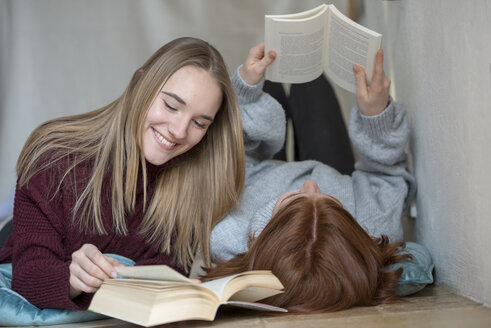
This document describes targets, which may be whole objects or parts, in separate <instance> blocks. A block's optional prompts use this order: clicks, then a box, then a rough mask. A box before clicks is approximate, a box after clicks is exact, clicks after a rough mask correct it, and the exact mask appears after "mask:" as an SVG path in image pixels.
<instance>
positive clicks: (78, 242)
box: [0, 38, 244, 310]
mask: <svg viewBox="0 0 491 328" xmlns="http://www.w3.org/2000/svg"><path fill="white" fill-rule="evenodd" d="M239 115H240V114H239V108H238V104H237V100H236V96H235V93H234V90H233V87H232V84H231V81H230V77H229V74H228V72H227V69H226V66H225V63H224V61H223V58H222V56H221V55H220V54H219V53H218V51H217V50H216V49H215V48H214V47H212V46H211V45H209V44H208V43H206V42H204V41H202V40H198V39H194V38H180V39H176V40H174V41H171V42H169V43H168V44H166V45H164V46H163V47H162V48H161V49H159V50H158V51H157V52H156V53H155V54H153V55H152V56H151V57H150V59H148V60H147V61H146V62H145V63H144V64H143V66H142V67H141V68H139V69H138V70H137V71H136V72H135V74H134V76H133V78H132V80H131V82H130V83H129V85H128V87H127V88H126V90H125V91H124V93H123V94H122V95H121V96H120V97H119V98H118V99H116V100H115V101H114V102H112V103H111V104H109V105H107V106H105V107H103V108H100V109H98V110H95V111H91V112H88V113H86V114H81V115H75V116H70V117H63V118H59V119H55V120H52V121H49V122H46V123H44V124H42V125H41V126H40V127H38V128H37V129H36V130H34V132H33V133H32V134H31V136H30V137H29V138H28V140H27V142H26V144H25V146H24V148H23V150H22V152H21V154H20V157H19V160H18V164H17V174H18V182H17V188H16V194H15V208H14V218H13V224H14V229H13V233H12V234H11V236H10V237H9V239H8V240H7V242H6V245H5V247H4V248H3V249H0V263H5V262H12V266H13V280H12V289H13V290H15V291H16V292H18V293H20V294H21V295H23V296H24V297H25V298H26V299H27V300H28V301H29V302H31V303H32V304H34V305H35V306H37V307H39V308H67V309H78V310H80V309H85V308H87V306H88V304H89V302H90V299H91V293H93V292H94V291H96V290H97V288H98V287H99V286H100V284H101V283H102V281H103V280H104V279H106V278H108V277H114V276H115V275H116V274H115V268H114V267H115V266H117V265H119V264H118V263H117V262H116V261H115V260H113V259H111V258H110V257H107V256H105V255H103V253H115V254H118V255H122V256H125V257H127V258H130V259H132V260H134V261H136V264H137V265H141V264H168V265H170V266H172V267H174V268H176V269H178V270H179V271H181V272H184V273H185V272H186V271H187V270H188V268H189V265H190V263H191V262H192V259H193V255H194V254H195V252H196V251H197V250H198V245H200V251H201V253H202V254H204V257H205V260H206V261H207V262H209V247H208V240H209V235H210V231H211V228H212V227H213V226H214V225H215V224H216V223H217V222H218V221H219V220H220V219H222V218H223V216H224V215H225V214H226V213H227V212H228V211H229V210H230V209H231V208H232V207H233V206H234V205H235V204H236V202H237V200H238V198H239V196H240V193H241V190H242V188H243V182H244V148H243V140H242V132H241V131H242V129H241V122H240V116H239Z"/></svg>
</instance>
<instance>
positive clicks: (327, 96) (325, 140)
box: [263, 75, 354, 174]
mask: <svg viewBox="0 0 491 328" xmlns="http://www.w3.org/2000/svg"><path fill="white" fill-rule="evenodd" d="M263 90H264V91H265V92H267V93H269V94H270V95H272V96H273V97H274V98H276V100H278V102H279V103H281V105H282V106H283V108H284V109H285V112H286V117H287V118H290V119H291V120H292V122H293V130H294V143H295V160H296V161H301V160H307V159H314V160H318V161H320V162H323V163H325V164H327V165H329V166H331V167H333V168H335V169H336V170H338V171H339V172H341V173H343V174H351V173H352V172H353V170H354V157H353V151H352V149H351V143H350V140H349V137H348V132H347V129H346V124H345V122H344V119H343V115H342V112H341V107H340V106H339V102H338V100H337V98H336V94H335V93H334V90H333V88H332V86H331V84H330V83H329V81H328V80H327V79H326V77H325V76H324V75H321V76H320V77H318V78H317V79H315V80H313V81H311V82H307V83H301V84H292V85H291V89H290V94H289V96H287V95H286V94H285V91H284V90H283V87H282V85H281V84H280V83H274V82H270V81H266V82H265V84H264V88H263ZM275 158H276V159H282V160H285V159H286V156H285V149H284V147H283V149H282V150H281V151H280V152H279V153H278V154H276V155H275Z"/></svg>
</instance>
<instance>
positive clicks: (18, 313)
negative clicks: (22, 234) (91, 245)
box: [0, 254, 135, 326]
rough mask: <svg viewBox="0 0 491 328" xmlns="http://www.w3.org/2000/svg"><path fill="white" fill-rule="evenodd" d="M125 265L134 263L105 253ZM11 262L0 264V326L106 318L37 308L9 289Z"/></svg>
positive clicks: (52, 323)
mask: <svg viewBox="0 0 491 328" xmlns="http://www.w3.org/2000/svg"><path fill="white" fill-rule="evenodd" d="M106 255H108V256H111V257H113V258H115V259H116V260H117V261H118V262H119V263H122V264H124V265H126V266H132V265H134V264H135V262H133V261H132V260H130V259H128V258H126V257H123V256H119V255H114V254H106ZM11 282H12V264H10V263H7V264H0V326H33V325H36V326H41V325H57V324H65V323H73V322H82V321H91V320H99V319H104V318H107V317H106V316H103V315H102V314H99V313H95V312H90V311H75V310H66V309H43V310H41V309H38V308H37V307H35V306H34V305H32V304H31V303H29V302H28V301H27V300H26V299H25V298H24V297H23V296H22V295H20V294H18V293H16V292H14V291H13V290H12V289H11Z"/></svg>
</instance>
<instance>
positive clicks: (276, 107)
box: [210, 70, 416, 261]
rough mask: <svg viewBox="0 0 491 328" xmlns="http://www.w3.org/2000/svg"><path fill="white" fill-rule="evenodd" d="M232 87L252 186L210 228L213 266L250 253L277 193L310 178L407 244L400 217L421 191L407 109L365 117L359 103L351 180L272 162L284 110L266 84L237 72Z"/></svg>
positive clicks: (311, 165)
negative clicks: (410, 150) (411, 156)
mask: <svg viewBox="0 0 491 328" xmlns="http://www.w3.org/2000/svg"><path fill="white" fill-rule="evenodd" d="M233 84H234V87H235V89H236V92H237V94H238V99H239V105H240V108H241V115H242V117H241V118H242V125H243V128H244V140H245V141H244V142H245V150H246V182H245V189H244V193H243V195H242V198H241V200H240V205H239V206H238V207H237V208H236V209H235V210H233V211H232V212H230V213H229V214H228V215H227V216H226V217H225V218H224V219H223V220H222V221H220V222H219V223H218V224H217V225H216V226H215V227H214V229H213V230H212V233H211V239H210V249H211V255H212V259H213V260H214V261H226V260H230V259H231V258H233V257H234V256H236V255H238V254H240V253H244V252H246V251H247V250H248V242H249V236H250V235H252V236H257V235H258V234H259V233H261V231H262V230H263V228H264V227H265V226H266V225H267V223H268V222H269V220H270V218H271V215H272V212H273V208H274V206H275V204H276V201H277V199H278V198H279V196H281V195H282V194H283V193H285V192H291V191H293V192H298V191H299V190H300V187H301V186H302V185H303V183H304V182H305V181H307V180H309V179H312V180H314V181H316V182H317V184H318V185H319V188H320V190H321V192H323V193H326V194H330V195H333V196H335V197H337V198H338V199H339V200H340V201H341V203H342V204H343V206H344V208H345V209H346V210H348V211H349V212H350V213H351V214H352V215H353V216H354V218H355V219H356V220H357V222H358V223H359V224H360V225H361V226H362V227H363V228H364V229H365V230H366V231H367V232H368V233H369V234H370V235H372V236H377V237H379V236H380V235H381V234H386V235H387V236H388V237H389V239H390V240H391V241H399V240H401V239H402V237H403V230H402V222H401V216H402V212H403V210H404V209H405V208H406V207H407V206H408V204H409V203H410V202H411V200H412V199H413V196H414V194H415V187H416V185H415V179H414V177H413V175H411V174H410V173H409V172H408V170H407V161H406V154H405V147H406V145H407V142H408V139H409V124H408V119H407V116H406V112H405V109H404V107H403V106H402V105H400V104H397V103H395V102H393V101H391V102H390V104H389V105H388V107H387V108H386V109H385V110H384V111H383V112H382V113H380V114H378V115H375V116H365V115H362V114H361V113H360V111H359V109H358V108H357V107H356V106H355V107H354V108H353V110H352V112H351V115H350V120H349V124H348V130H349V134H350V139H351V141H352V143H353V145H354V147H355V148H356V150H357V152H358V156H359V161H358V162H357V163H356V164H355V171H354V172H353V173H352V175H351V176H348V175H342V174H340V173H339V172H337V171H336V170H335V169H333V168H331V167H329V166H327V165H325V164H323V163H320V162H318V161H313V160H307V161H300V162H284V161H278V160H273V159H272V157H273V155H274V154H275V153H276V152H278V151H279V150H280V149H281V147H282V145H283V142H284V138H285V126H286V124H285V113H284V110H283V108H282V107H281V105H280V104H279V103H278V102H277V101H276V100H275V99H274V98H272V97H271V96H270V95H268V94H266V93H264V92H263V91H262V86H263V82H261V83H259V84H257V85H248V84H246V83H245V82H244V81H243V80H242V79H241V77H240V75H239V74H238V70H237V71H236V72H235V74H234V76H233ZM305 110H309V109H308V108H305ZM326 110H329V108H326ZM312 142H322V140H313V141H312Z"/></svg>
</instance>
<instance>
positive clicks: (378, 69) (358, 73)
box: [353, 49, 390, 116]
mask: <svg viewBox="0 0 491 328" xmlns="http://www.w3.org/2000/svg"><path fill="white" fill-rule="evenodd" d="M353 72H354V73H355V78H356V102H357V104H358V108H359V109H360V112H361V113H362V114H364V115H368V116H373V115H377V114H379V113H381V112H383V111H384V109H385V108H386V107H387V103H388V99H389V90H390V79H389V78H388V77H387V76H386V75H385V72H384V52H383V50H382V49H379V50H378V51H377V55H376V57H375V67H374V70H373V76H372V80H371V81H370V85H367V83H366V74H365V71H364V70H363V68H362V67H361V66H360V65H354V66H353Z"/></svg>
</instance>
